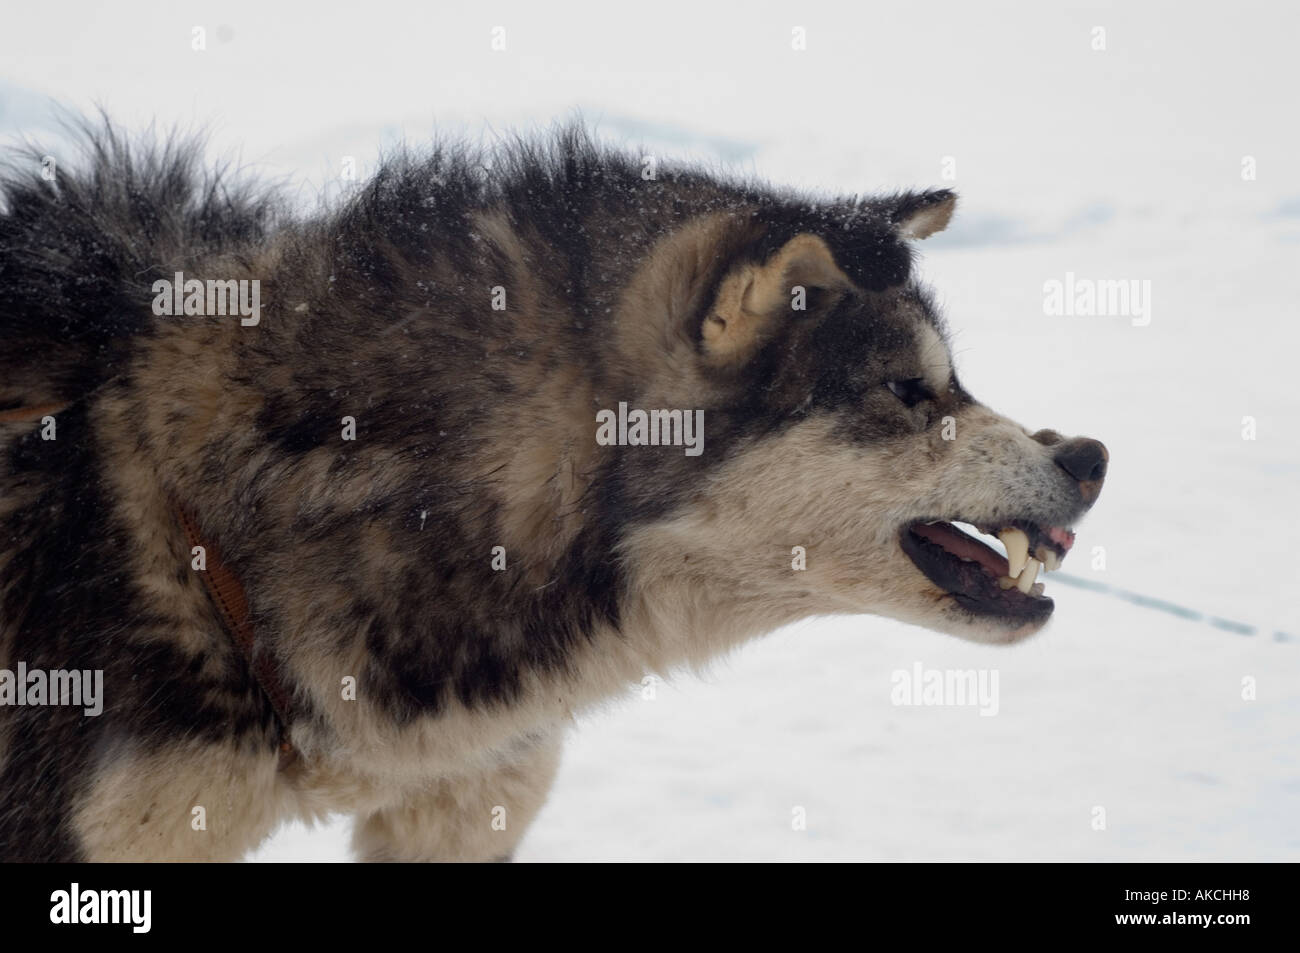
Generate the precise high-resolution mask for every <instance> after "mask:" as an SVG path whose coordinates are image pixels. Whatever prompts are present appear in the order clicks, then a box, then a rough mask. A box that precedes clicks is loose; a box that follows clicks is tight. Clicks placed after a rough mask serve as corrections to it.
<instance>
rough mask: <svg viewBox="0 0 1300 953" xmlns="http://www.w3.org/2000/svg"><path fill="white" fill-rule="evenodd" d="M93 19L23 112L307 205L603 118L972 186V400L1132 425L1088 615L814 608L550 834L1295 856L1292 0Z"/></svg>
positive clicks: (821, 170) (963, 255)
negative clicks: (396, 172)
mask: <svg viewBox="0 0 1300 953" xmlns="http://www.w3.org/2000/svg"><path fill="white" fill-rule="evenodd" d="M68 6H69V9H70V11H71V12H70V13H69V14H68V15H67V16H66V17H65V16H62V15H61V17H60V18H59V21H58V22H57V24H56V23H54V22H51V21H49V20H48V15H47V14H46V13H45V12H43V11H38V9H37V8H36V7H34V6H31V5H28V6H26V7H22V8H15V9H14V10H13V11H11V12H10V13H9V14H7V20H9V21H10V22H9V23H8V24H7V28H6V30H5V32H4V35H3V37H0V132H4V133H21V132H26V133H30V134H33V135H37V136H42V135H47V134H49V130H50V129H51V128H52V127H51V124H50V122H49V119H48V108H47V106H46V103H45V100H44V97H46V96H49V97H53V98H55V99H58V100H59V101H62V102H65V103H69V104H72V105H74V106H75V107H77V108H86V107H87V106H88V105H89V104H91V103H92V102H93V101H95V100H98V101H101V102H103V103H104V105H105V106H107V107H108V108H109V109H110V110H111V111H112V112H113V113H114V114H115V115H119V116H122V117H123V118H124V119H125V120H126V121H128V122H130V123H134V124H135V125H137V126H140V125H144V124H146V123H147V122H148V121H149V120H150V119H152V118H155V117H156V118H158V119H159V120H160V122H161V123H163V124H168V123H171V122H178V123H180V124H181V125H186V126H189V125H199V124H202V123H207V124H208V125H209V126H210V128H211V131H212V139H213V146H214V152H215V153H218V154H220V153H222V152H228V151H230V150H232V149H235V148H236V147H238V148H240V149H241V152H240V155H241V156H242V160H243V162H244V163H245V164H246V165H248V166H250V167H252V168H256V169H259V170H263V171H264V172H265V173H266V174H268V175H270V176H285V177H288V178H289V180H290V182H291V183H292V184H293V186H294V187H297V188H298V189H299V195H300V196H301V197H302V199H303V201H304V202H308V203H309V202H312V201H315V197H316V196H317V195H318V194H320V193H323V194H330V193H331V192H333V191H336V190H337V184H336V176H335V171H336V170H337V169H338V168H339V166H340V162H341V160H342V157H343V156H348V155H351V156H355V157H356V159H357V162H358V164H359V166H360V169H361V171H362V172H363V173H364V170H365V169H366V168H367V167H368V166H369V165H370V164H371V163H372V162H373V159H374V156H375V154H376V149H377V147H378V146H380V145H382V144H392V143H393V142H396V141H398V140H400V139H402V138H406V139H408V140H410V141H411V142H417V141H419V140H420V139H421V138H423V137H426V136H427V135H428V134H429V133H430V132H431V131H432V130H433V128H434V126H435V123H436V124H437V126H438V127H439V128H451V129H458V130H464V131H467V132H468V133H469V134H471V135H485V136H491V135H494V134H497V133H499V132H501V131H504V130H506V129H509V128H511V127H521V128H535V127H539V126H542V127H544V126H545V125H547V124H548V123H549V122H550V121H551V120H553V119H557V118H566V117H568V116H570V115H572V112H573V109H574V107H581V108H582V109H583V112H584V114H585V115H586V116H587V117H588V119H590V120H591V121H593V122H595V123H597V125H598V127H599V130H600V132H601V133H602V134H603V135H606V136H609V137H610V138H612V139H615V140H618V141H624V142H628V143H635V144H644V146H645V148H647V149H648V150H649V151H653V152H656V153H658V154H663V155H678V156H690V157H696V158H704V159H708V160H709V161H713V162H719V163H725V164H728V165H730V166H732V167H734V168H736V169H739V170H741V171H746V172H755V171H756V172H758V173H760V174H762V175H764V176H765V177H767V178H770V179H773V180H777V181H783V182H789V183H793V184H800V185H804V186H807V187H810V188H817V189H822V190H827V191H835V190H847V191H866V190H873V189H894V188H898V187H902V186H911V185H949V186H952V187H954V188H956V189H957V190H958V191H959V192H961V194H962V206H961V208H960V209H959V212H958V218H957V221H956V222H955V223H954V226H953V228H952V229H951V230H950V231H949V232H947V233H945V234H943V235H940V236H937V237H935V238H933V239H931V240H930V241H928V242H927V243H925V245H924V248H923V250H924V252H925V255H924V260H923V262H922V265H921V268H922V272H923V274H924V276H925V278H926V279H927V280H928V281H929V282H931V283H932V284H933V285H934V287H935V288H936V289H937V291H938V292H939V295H940V298H941V300H942V301H943V302H944V303H945V307H946V309H947V313H948V315H949V318H950V321H951V323H952V324H953V326H954V328H955V329H956V333H957V338H956V342H957V343H956V350H957V355H958V366H959V369H960V372H961V374H962V376H963V379H964V381H965V383H966V385H967V386H968V387H969V388H970V389H971V390H972V391H973V392H974V393H975V394H976V395H977V396H978V397H980V398H981V399H982V400H984V401H985V402H987V403H989V404H991V405H993V406H994V407H996V408H998V409H999V410H1001V411H1003V412H1005V413H1008V414H1010V415H1011V416H1013V417H1016V418H1017V419H1020V420H1021V421H1022V422H1024V423H1026V424H1027V425H1030V426H1034V427H1039V426H1050V427H1053V428H1055V429H1058V430H1061V431H1063V432H1066V433H1084V434H1088V435H1092V436H1096V437H1099V438H1101V439H1102V440H1104V441H1105V442H1106V444H1107V446H1108V447H1109V449H1110V452H1111V459H1112V464H1111V472H1110V476H1109V478H1108V481H1107V485H1106V489H1105V492H1104V493H1103V495H1102V498H1101V501H1100V502H1099V504H1098V507H1097V509H1096V511H1095V512H1094V513H1093V514H1092V515H1091V516H1090V517H1089V518H1088V520H1087V521H1086V522H1084V523H1083V524H1082V526H1081V531H1080V535H1079V541H1078V544H1077V545H1076V548H1075V551H1074V553H1073V554H1072V555H1071V557H1070V559H1069V560H1068V561H1067V563H1066V567H1065V571H1066V572H1067V573H1069V574H1071V576H1073V577H1076V578H1077V579H1078V580H1081V581H1082V582H1084V583H1088V584H1094V585H1100V586H1103V587H1109V588H1110V590H1111V591H1110V592H1105V591H1093V590H1091V589H1087V588H1080V587H1078V586H1069V585H1065V584H1063V583H1062V582H1061V581H1059V580H1054V578H1053V577H1052V576H1049V577H1048V578H1047V584H1048V591H1049V594H1051V595H1052V596H1053V597H1054V598H1055V599H1056V601H1057V614H1056V620H1055V621H1054V622H1053V623H1052V625H1051V627H1050V628H1049V629H1048V630H1047V631H1046V632H1045V633H1043V634H1042V635H1040V636H1039V637H1037V638H1036V639H1034V640H1032V641H1030V642H1029V643H1027V644H1024V645H1022V646H1019V647H1016V648H1013V649H1009V650H1008V649H995V648H989V647H981V646H976V645H969V644H965V643H962V642H959V641H957V640H955V639H952V638H948V637H944V636H939V635H935V634H932V633H929V632H925V631H923V630H919V629H915V628H911V627H907V626H904V625H901V624H899V623H895V622H892V621H888V620H881V619H874V618H868V617H861V618H837V619H818V620H809V621H808V622H805V623H803V624H800V625H798V626H795V627H792V628H789V629H786V630H782V631H780V632H778V633H775V634H774V635H772V636H770V637H768V638H766V639H764V640H761V641H759V642H757V643H754V644H752V645H750V646H748V647H746V648H745V649H743V650H741V651H740V652H738V653H736V654H735V655H734V656H732V657H730V658H728V659H725V660H722V661H720V662H718V663H717V664H716V665H715V666H714V668H713V669H712V671H711V672H710V673H708V675H707V676H705V677H704V678H696V677H694V676H689V675H685V676H682V677H680V678H678V679H675V680H674V681H673V682H671V683H670V684H666V685H661V686H659V687H658V689H657V691H656V692H655V697H654V699H653V700H646V699H643V698H641V696H640V694H639V693H635V692H632V691H629V693H628V697H627V698H626V699H625V700H621V701H619V702H617V703H613V704H611V705H609V706H608V707H607V709H606V710H603V711H600V712H594V713H591V714H589V715H587V716H585V717H584V718H583V719H582V720H581V723H580V725H579V726H578V727H577V728H576V730H575V731H574V732H573V734H572V738H571V741H570V745H569V747H568V750H567V753H566V757H565V762H564V765H563V768H562V769H561V773H560V777H559V780H558V783H557V785H556V788H555V791H554V794H553V796H552V798H551V800H550V802H549V804H548V805H547V807H546V808H545V810H544V811H543V813H542V815H541V816H540V817H539V819H538V820H537V822H536V824H535V825H534V827H533V829H532V831H531V833H530V834H529V836H528V837H527V838H526V840H525V842H524V845H523V847H522V848H521V851H520V854H519V859H520V860H528V861H541V860H634V859H640V860H687V859H690V860H763V859H787V860H982V859H993V860H1029V859H1049V860H1068V859H1078V860H1211V859H1214V860H1296V859H1300V820H1297V818H1300V767H1298V766H1297V761H1298V759H1297V755H1298V754H1300V598H1298V595H1300V573H1298V572H1297V568H1296V561H1295V560H1294V558H1293V557H1292V556H1291V553H1290V551H1289V550H1290V548H1291V547H1290V545H1289V542H1290V540H1289V537H1290V536H1291V535H1292V534H1291V531H1290V523H1291V517H1290V510H1291V509H1292V507H1291V506H1290V504H1291V503H1292V502H1293V501H1294V496H1295V493H1296V489H1297V486H1298V485H1300V424H1298V423H1297V422H1298V421H1300V391H1298V390H1297V388H1296V386H1295V383H1294V382H1295V365H1296V357H1295V352H1296V348H1297V344H1300V330H1297V319H1298V317H1300V316H1298V315H1297V314H1296V302H1297V301H1300V287H1298V285H1300V269H1298V268H1297V264H1298V263H1300V262H1298V260H1297V258H1298V256H1300V185H1298V184H1296V181H1295V178H1294V174H1293V173H1294V170H1295V169H1296V168H1297V167H1298V163H1297V160H1298V159H1300V131H1297V128H1296V125H1295V123H1294V122H1293V121H1292V120H1291V119H1290V116H1291V114H1292V113H1293V111H1294V109H1293V103H1292V102H1291V100H1292V98H1293V96H1294V90H1295V88H1296V85H1297V79H1300V75H1298V74H1300V69H1297V67H1296V66H1295V62H1294V56H1293V53H1292V50H1293V46H1294V43H1295V40H1296V37H1297V33H1298V28H1300V13H1297V12H1296V10H1295V9H1294V8H1291V7H1288V6H1287V5H1284V4H1280V3H1279V4H1262V3H1260V4H1250V3H1247V4H1239V5H1235V6H1234V7H1233V9H1232V11H1231V12H1230V13H1227V12H1225V11H1224V10H1223V8H1220V7H1217V6H1214V5H1210V4H1204V5H1199V4H1195V3H1193V4H1187V3H1182V4H1177V5H1175V4H1172V3H1170V4H1150V5H1143V7H1142V8H1141V9H1132V8H1131V7H1132V5H1127V6H1125V5H1119V4H1115V5H1110V4H1072V5H1071V6H1070V7H1069V9H1068V10H1067V11H1054V10H1050V9H1048V8H1047V5H1040V4H1029V3H1024V4H991V5H979V8H978V9H976V8H975V7H976V5H970V4H956V3H954V4H924V5H915V6H911V5H909V6H898V5H895V6H890V7H888V8H880V9H876V8H872V7H870V6H868V5H858V4H849V3H845V4H832V3H823V4H818V3H812V4H806V5H805V4H800V5H797V6H794V7H791V6H789V5H786V4H767V5H763V4H760V5H757V6H752V7H747V12H746V14H745V16H744V17H743V19H740V20H736V19H733V18H732V17H731V16H729V15H723V14H722V13H715V12H713V11H712V10H710V9H707V8H703V7H702V6H701V5H699V4H693V3H692V4H656V5H654V6H652V7H646V8H638V9H637V12H636V13H635V14H628V13H621V12H619V11H618V10H616V8H613V7H610V6H608V5H603V4H602V5H596V4H593V5H590V6H581V5H569V6H570V8H571V9H570V12H569V13H567V14H565V15H556V13H555V12H554V10H555V8H554V7H552V6H544V7H536V6H528V5H522V4H498V5H495V6H494V7H493V9H492V10H490V11H483V10H481V9H478V8H477V7H476V6H470V5H467V6H466V8H465V9H464V10H462V11H455V12H448V11H447V10H445V9H443V7H442V5H422V4H417V5H412V6H410V7H406V6H401V5H387V4H382V3H373V4H367V5H365V6H364V7H355V6H352V5H349V6H348V7H347V8H346V10H343V9H340V12H339V13H337V14H333V13H330V12H328V11H324V10H321V9H319V7H318V6H316V5H312V6H305V7H303V8H302V12H301V13H300V14H299V15H296V16H294V15H288V14H284V15H282V14H280V13H278V12H277V14H276V19H275V20H274V21H271V20H269V19H268V17H269V14H268V13H267V12H266V10H265V9H264V6H265V5H263V4H254V3H242V2H236V3H229V2H225V3H221V4H219V5H211V6H209V5H204V4H196V5H192V6H177V5H172V4H163V3H161V2H160V3H157V4H152V3H145V4H138V5H137V6H138V8H139V9H140V11H141V12H140V13H139V15H138V16H129V15H128V16H123V15H122V14H121V12H120V8H118V7H106V8H101V7H99V6H96V5H93V4H91V3H84V4H80V3H73V4H69V5H68ZM69 24H71V26H70V25H69ZM198 24H204V25H206V30H207V34H206V35H207V49H206V50H204V51H202V52H199V51H195V50H193V49H191V42H190V40H191V35H192V34H191V30H192V27H193V26H194V25H198ZM497 25H501V26H504V27H505V31H506V32H505V36H506V43H507V47H506V50H504V51H501V52H493V51H492V50H491V49H490V42H491V29H492V28H493V27H494V26H497ZM796 26H803V27H804V28H805V29H806V34H807V38H808V41H807V42H808V48H807V49H806V50H802V51H796V50H792V49H791V37H792V33H791V31H792V29H793V28H794V27H796ZM1097 27H1101V28H1103V29H1104V30H1105V44H1106V48H1105V49H1104V50H1095V49H1093V48H1092V47H1093V45H1094V44H1095V43H1096V38H1097V34H1096V32H1095V28H1097ZM949 159H951V160H952V161H951V162H948V161H947V160H949ZM1250 159H1253V161H1254V168H1255V171H1256V174H1255V177H1254V178H1244V177H1243V169H1249V168H1250V165H1251V163H1250V161H1249V160H1250ZM945 163H947V167H948V168H954V167H955V173H956V174H955V178H954V179H951V180H949V179H946V178H944V177H943V172H944V169H945ZM1067 273H1073V274H1074V275H1075V276H1076V277H1078V278H1092V279H1129V280H1137V281H1149V282H1150V288H1151V312H1150V317H1151V320H1150V323H1149V324H1146V325H1145V326H1136V325H1135V324H1134V321H1133V320H1132V318H1130V317H1127V316H1116V317H1084V316H1073V317H1065V316H1049V315H1047V314H1045V313H1044V284H1045V283H1046V282H1049V281H1052V280H1061V281H1063V280H1065V276H1066V274H1067ZM1247 417H1249V418H1252V419H1253V422H1254V427H1255V439H1249V440H1248V439H1243V426H1246V425H1247V424H1244V423H1243V418H1247ZM1094 547H1102V548H1103V549H1104V558H1105V562H1104V568H1100V564H1099V563H1097V562H1095V561H1094V555H1093V553H1094ZM1115 590H1121V591H1123V592H1128V593H1137V594H1140V595H1142V596H1145V597H1148V598H1150V599H1158V600H1163V601H1164V602H1166V603H1170V604H1173V605H1174V606H1177V607H1184V608H1186V609H1190V610H1193V611H1194V612H1195V613H1201V614H1203V616H1205V617H1210V616H1212V617H1216V618H1219V619H1224V620H1229V621H1230V622H1235V623H1243V624H1245V625H1247V626H1250V627H1253V629H1254V634H1250V635H1246V634H1240V633H1238V632H1235V631H1231V630H1230V628H1226V627H1224V626H1223V625H1222V624H1220V625H1214V624H1211V623H1209V622H1208V621H1206V619H1205V618H1201V619H1199V620H1198V619H1192V618H1188V617H1186V614H1179V613H1177V612H1175V611H1170V610H1169V609H1168V608H1162V607H1159V606H1156V607H1144V606H1141V605H1138V604H1136V603H1135V602H1134V601H1131V600H1128V599H1123V598H1118V597H1117V596H1116V595H1115V594H1114V591H1115ZM917 663H920V664H922V665H923V666H924V667H925V668H927V669H976V670H996V671H997V673H998V677H999V682H998V684H999V696H998V701H999V705H998V712H997V714H996V715H995V716H992V717H983V716H981V715H980V714H979V712H978V711H977V710H976V709H974V708H970V707H903V706H898V705H895V704H893V703H892V702H891V691H892V689H893V685H892V683H891V675H892V673H894V672H895V671H896V670H911V669H912V667H913V666H914V665H915V664H917ZM1243 679H1253V680H1255V686H1256V687H1255V692H1256V696H1255V697H1254V699H1253V700H1247V699H1244V698H1243ZM1097 807H1101V808H1104V810H1105V821H1106V824H1105V830H1102V831H1098V830H1095V829H1094V817H1095V816H1096V815H1095V809H1096V808H1097ZM796 808H802V809H803V811H804V815H805V816H806V829H803V830H794V829H792V826H793V825H792V817H793V816H794V815H793V812H794V811H795V809H796ZM346 842H347V827H346V824H345V823H344V822H343V821H341V820H340V821H339V822H337V823H334V824H331V825H327V826H325V827H323V828H320V829H317V830H314V831H308V830H306V829H305V828H302V827H301V826H298V825H294V826H291V827H289V828H286V829H285V830H284V831H282V832H281V833H280V834H278V835H277V836H276V837H274V838H273V839H272V840H271V841H269V842H268V843H267V844H266V845H264V847H263V848H262V849H261V850H259V851H258V852H257V854H256V859H260V860H297V859H312V860H345V859H347V849H346Z"/></svg>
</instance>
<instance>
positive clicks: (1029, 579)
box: [1016, 559, 1042, 595]
mask: <svg viewBox="0 0 1300 953" xmlns="http://www.w3.org/2000/svg"><path fill="white" fill-rule="evenodd" d="M1041 565H1042V563H1040V562H1039V561H1038V560H1037V559H1030V560H1029V561H1028V562H1027V563H1025V568H1024V571H1023V572H1022V573H1021V574H1020V577H1019V578H1018V579H1017V580H1016V588H1017V589H1019V590H1020V591H1021V592H1023V593H1025V595H1028V594H1029V590H1030V589H1031V588H1033V585H1034V580H1035V579H1037V578H1038V567H1039V566H1041Z"/></svg>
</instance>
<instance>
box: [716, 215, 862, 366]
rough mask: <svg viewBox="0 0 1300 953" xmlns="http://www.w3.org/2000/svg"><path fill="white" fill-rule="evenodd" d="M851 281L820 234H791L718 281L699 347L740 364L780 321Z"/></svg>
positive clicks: (834, 296)
mask: <svg viewBox="0 0 1300 953" xmlns="http://www.w3.org/2000/svg"><path fill="white" fill-rule="evenodd" d="M852 286H853V284H852V282H851V281H850V280H849V278H848V276H847V275H846V274H844V272H843V271H842V270H840V267H839V265H837V264H836V263H835V256H834V255H833V254H832V253H831V250H830V247H829V246H828V245H827V244H826V242H825V241H824V240H823V239H821V238H818V237H817V236H816V235H812V234H809V233H803V234H799V235H796V236H795V237H794V238H791V239H790V240H789V241H787V242H786V243H785V244H784V245H782V246H781V247H780V248H779V249H777V250H776V251H775V252H773V253H772V254H771V255H770V256H769V257H768V259H767V261H765V262H762V263H761V264H757V263H745V264H742V265H740V266H738V267H736V268H733V269H732V271H731V272H730V273H729V274H728V275H727V276H726V277H725V278H724V279H723V280H722V284H721V285H720V286H719V288H718V294H717V297H716V298H715V299H714V302H713V307H712V309H711V310H710V311H709V312H708V314H707V315H706V316H705V318H704V324H703V326H702V328H701V338H702V340H703V347H704V352H705V353H706V354H707V355H708V356H709V358H710V359H711V361H712V362H713V363H715V364H718V365H721V366H726V365H733V366H734V365H737V364H740V363H743V362H744V361H746V360H748V358H749V357H751V356H752V355H753V354H754V353H755V352H756V351H758V349H759V348H760V347H762V346H763V345H764V344H765V343H767V342H768V341H769V340H771V339H772V337H773V336H774V335H775V334H776V332H777V331H778V330H779V329H780V327H781V322H783V321H788V320H794V319H797V318H799V317H801V316H803V315H806V314H807V313H808V312H814V311H822V310H824V309H825V308H826V307H827V306H828V305H830V304H832V303H833V302H834V301H837V300H838V299H839V297H840V295H842V294H843V293H844V292H846V291H848V290H849V289H850V288H851V287H852Z"/></svg>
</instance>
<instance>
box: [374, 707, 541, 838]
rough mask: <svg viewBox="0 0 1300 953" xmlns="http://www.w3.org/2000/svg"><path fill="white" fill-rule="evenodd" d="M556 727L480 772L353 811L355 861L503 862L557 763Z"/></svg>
mask: <svg viewBox="0 0 1300 953" xmlns="http://www.w3.org/2000/svg"><path fill="white" fill-rule="evenodd" d="M561 746H562V738H561V736H560V733H558V732H557V733H556V734H555V735H554V736H553V737H547V738H545V739H544V740H540V741H538V742H536V743H533V744H530V745H529V747H528V749H527V750H526V751H524V752H523V753H522V754H520V755H519V756H518V757H517V758H511V759H510V760H509V761H507V762H505V763H503V764H502V765H501V766H500V767H497V768H494V769H492V770H490V771H485V772H483V773H480V774H474V775H468V776H464V777H455V778H447V779H443V780H440V781H438V782H436V783H435V784H434V785H432V786H431V787H428V788H425V789H423V790H421V791H418V792H415V793H408V794H406V795H405V796H404V797H402V798H401V799H400V800H398V801H395V802H394V803H393V804H391V805H389V806H388V807H385V808H383V809H381V810H378V811H375V812H374V813H372V814H368V815H365V816H363V817H358V819H357V824H356V828H355V830H354V832H353V835H352V847H353V849H354V850H355V851H356V853H357V856H358V858H359V859H361V860H366V861H390V862H408V863H409V862H414V861H504V860H510V859H512V857H513V855H514V851H515V847H516V845H517V844H518V843H519V840H520V838H521V837H523V835H524V831H525V830H527V828H528V825H529V824H531V823H532V820H533V818H534V817H536V816H537V812H538V811H539V810H541V807H542V804H543V803H545V801H546V795H547V794H548V792H549V791H550V788H551V782H552V781H553V780H554V779H555V772H556V769H557V768H558V767H559V763H560V749H561Z"/></svg>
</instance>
